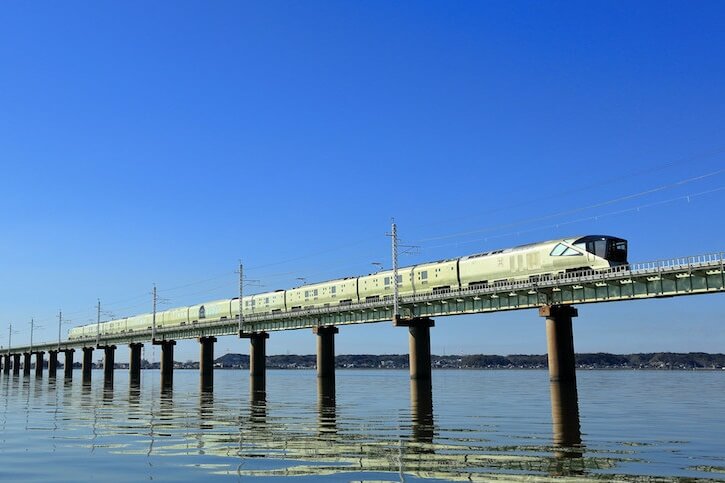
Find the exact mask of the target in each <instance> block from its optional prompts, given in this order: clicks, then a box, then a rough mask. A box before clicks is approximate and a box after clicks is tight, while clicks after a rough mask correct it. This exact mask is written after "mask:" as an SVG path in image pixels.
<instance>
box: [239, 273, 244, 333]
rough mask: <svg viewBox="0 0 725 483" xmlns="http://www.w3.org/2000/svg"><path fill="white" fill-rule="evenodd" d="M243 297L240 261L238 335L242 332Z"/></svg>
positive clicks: (242, 277)
mask: <svg viewBox="0 0 725 483" xmlns="http://www.w3.org/2000/svg"><path fill="white" fill-rule="evenodd" d="M243 295H244V266H243V265H242V261H241V260H239V333H240V334H241V333H242V331H243V330H244V329H243V328H242V324H243V323H244V317H243V316H242V308H243V307H244V303H243V302H242V296H243Z"/></svg>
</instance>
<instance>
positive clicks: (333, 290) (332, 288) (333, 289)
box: [330, 285, 337, 293]
mask: <svg viewBox="0 0 725 483" xmlns="http://www.w3.org/2000/svg"><path fill="white" fill-rule="evenodd" d="M330 293H337V287H335V286H334V285H333V286H332V287H330Z"/></svg>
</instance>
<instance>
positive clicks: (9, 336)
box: [8, 324, 13, 356]
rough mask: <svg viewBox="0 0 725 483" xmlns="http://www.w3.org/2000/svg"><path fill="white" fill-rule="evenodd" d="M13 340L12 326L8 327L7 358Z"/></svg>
mask: <svg viewBox="0 0 725 483" xmlns="http://www.w3.org/2000/svg"><path fill="white" fill-rule="evenodd" d="M12 340H13V324H10V327H8V356H9V355H10V344H11V342H12Z"/></svg>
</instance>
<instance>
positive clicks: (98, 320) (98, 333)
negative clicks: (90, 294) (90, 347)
mask: <svg viewBox="0 0 725 483" xmlns="http://www.w3.org/2000/svg"><path fill="white" fill-rule="evenodd" d="M100 346H101V299H98V305H97V306H96V347H100Z"/></svg>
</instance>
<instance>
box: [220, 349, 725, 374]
mask: <svg viewBox="0 0 725 483" xmlns="http://www.w3.org/2000/svg"><path fill="white" fill-rule="evenodd" d="M214 362H215V364H216V365H217V367H228V368H249V356H247V355H244V354H225V355H223V356H221V357H219V358H218V359H216V360H215V361H214ZM576 363H577V367H579V368H581V369H679V370H686V369H723V368H725V354H706V353H704V352H689V353H676V352H654V353H641V354H608V353H604V352H599V353H595V354H577V355H576ZM431 364H432V365H433V367H434V368H441V369H545V368H547V367H548V360H547V356H546V354H544V355H527V354H513V355H508V356H500V355H486V354H473V355H450V356H439V355H433V356H431ZM315 365H316V356H314V355H290V354H286V355H275V356H267V367H268V368H270V369H314V368H315ZM335 365H336V367H338V368H340V369H355V368H363V369H406V368H407V367H408V355H407V354H386V355H373V354H347V355H339V356H337V357H335Z"/></svg>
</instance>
